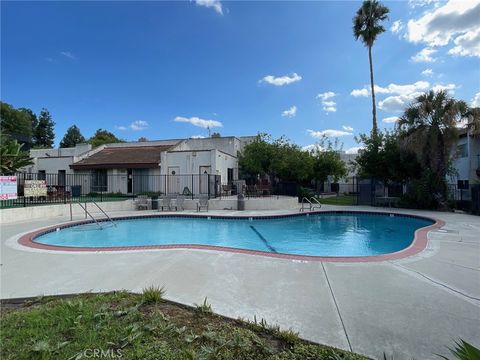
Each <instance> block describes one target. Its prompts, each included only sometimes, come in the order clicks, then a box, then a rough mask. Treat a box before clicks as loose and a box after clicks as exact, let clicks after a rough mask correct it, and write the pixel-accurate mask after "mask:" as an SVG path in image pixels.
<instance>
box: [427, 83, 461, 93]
mask: <svg viewBox="0 0 480 360" xmlns="http://www.w3.org/2000/svg"><path fill="white" fill-rule="evenodd" d="M456 88H457V85H455V84H447V85H441V84H437V85H435V86H432V90H433V91H441V90H446V91H447V92H449V93H451V94H453V93H454V92H455V89H456Z"/></svg>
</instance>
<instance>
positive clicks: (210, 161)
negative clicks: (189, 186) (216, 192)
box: [161, 149, 238, 188]
mask: <svg viewBox="0 0 480 360" xmlns="http://www.w3.org/2000/svg"><path fill="white" fill-rule="evenodd" d="M161 164H162V165H161V173H162V174H164V175H166V174H169V175H170V174H171V172H172V170H175V172H176V174H181V175H190V174H200V173H201V172H200V169H201V168H202V167H210V172H209V173H210V174H212V175H220V176H221V181H222V184H227V182H228V169H229V168H231V169H234V174H233V180H237V179H238V170H237V168H238V160H237V158H236V157H234V156H231V155H229V154H226V153H223V152H221V151H218V150H216V149H215V150H207V151H168V152H163V153H162V155H161ZM183 186H186V185H183ZM182 188H183V187H182Z"/></svg>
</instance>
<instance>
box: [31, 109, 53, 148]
mask: <svg viewBox="0 0 480 360" xmlns="http://www.w3.org/2000/svg"><path fill="white" fill-rule="evenodd" d="M54 127H55V123H54V122H53V120H52V116H51V115H50V113H49V112H48V110H47V109H45V108H43V109H42V111H41V112H40V115H39V117H38V125H37V127H36V128H35V131H34V144H35V147H37V148H52V147H53V142H54V140H55V132H54Z"/></svg>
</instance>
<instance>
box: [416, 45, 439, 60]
mask: <svg viewBox="0 0 480 360" xmlns="http://www.w3.org/2000/svg"><path fill="white" fill-rule="evenodd" d="M436 52H437V50H435V49H432V48H429V47H426V48H424V49H422V50H420V51H419V52H418V53H416V54H415V55H413V56H412V57H411V58H410V60H411V61H413V62H414V63H420V62H426V63H431V62H435V61H437V59H436V58H434V57H432V55H433V54H435V53H436Z"/></svg>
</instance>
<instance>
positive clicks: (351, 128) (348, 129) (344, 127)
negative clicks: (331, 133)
mask: <svg viewBox="0 0 480 360" xmlns="http://www.w3.org/2000/svg"><path fill="white" fill-rule="evenodd" d="M342 129H343V130H345V131H350V132H351V131H353V127H351V126H348V125H342Z"/></svg>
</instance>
